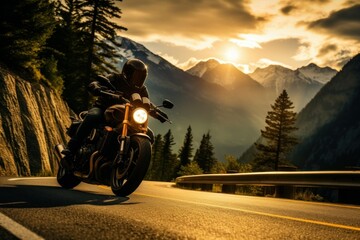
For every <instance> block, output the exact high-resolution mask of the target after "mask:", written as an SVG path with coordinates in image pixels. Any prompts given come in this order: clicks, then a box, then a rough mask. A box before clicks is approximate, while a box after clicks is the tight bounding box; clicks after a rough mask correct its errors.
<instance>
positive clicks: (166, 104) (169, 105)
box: [162, 99, 174, 109]
mask: <svg viewBox="0 0 360 240" xmlns="http://www.w3.org/2000/svg"><path fill="white" fill-rule="evenodd" d="M162 106H163V107H164V108H168V109H172V108H173V107H174V104H173V103H172V102H170V101H169V100H167V99H165V100H164V101H163V103H162Z"/></svg>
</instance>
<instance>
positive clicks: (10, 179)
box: [8, 177, 55, 181]
mask: <svg viewBox="0 0 360 240" xmlns="http://www.w3.org/2000/svg"><path fill="white" fill-rule="evenodd" d="M44 179H55V177H21V178H9V179H8V181H24V180H44Z"/></svg>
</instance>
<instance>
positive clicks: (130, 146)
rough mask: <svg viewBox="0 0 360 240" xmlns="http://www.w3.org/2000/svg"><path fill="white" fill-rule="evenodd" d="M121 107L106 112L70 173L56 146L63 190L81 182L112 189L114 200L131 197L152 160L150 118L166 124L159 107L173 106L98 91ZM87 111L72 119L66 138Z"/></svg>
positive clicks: (114, 106) (59, 175)
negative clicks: (116, 101) (113, 99)
mask: <svg viewBox="0 0 360 240" xmlns="http://www.w3.org/2000/svg"><path fill="white" fill-rule="evenodd" d="M101 93H102V94H106V95H108V96H110V97H112V98H115V99H119V100H121V101H122V102H125V103H124V104H116V105H113V106H110V107H109V108H107V109H106V110H105V113H104V115H105V123H104V124H102V125H101V126H99V127H98V128H95V129H92V131H91V133H90V135H89V136H88V137H87V139H86V140H85V141H84V142H83V143H82V145H81V147H80V149H79V150H78V151H77V153H76V155H75V163H74V164H75V166H74V168H73V169H71V170H69V169H67V168H65V167H63V166H61V164H60V160H61V159H62V158H63V157H64V155H63V154H62V153H61V152H62V150H63V149H64V146H63V145H62V144H58V145H56V146H55V150H56V151H55V152H56V155H57V159H58V163H59V169H58V172H57V181H58V183H59V184H60V186H62V187H63V188H66V189H72V188H74V187H76V186H77V185H78V184H80V183H81V182H86V183H90V184H102V185H107V186H110V187H111V190H112V192H113V193H114V194H115V195H117V196H123V197H125V196H128V195H130V194H131V193H133V192H134V191H135V190H136V189H137V187H138V186H139V185H140V184H141V182H142V180H143V179H144V177H145V175H146V172H147V170H148V168H149V165H150V160H151V143H152V141H153V139H152V138H153V136H148V134H147V132H148V122H149V115H150V116H152V117H154V118H156V119H158V120H160V121H161V122H169V123H171V121H170V120H169V118H168V116H167V115H166V113H164V112H163V111H161V110H160V107H164V108H168V109H171V108H172V107H173V106H174V105H173V103H172V102H170V101H169V100H164V101H163V103H162V105H161V106H155V105H154V104H152V103H151V102H150V100H149V99H148V98H146V97H141V96H140V95H139V94H138V93H134V94H132V95H131V99H125V98H124V97H122V95H121V94H116V93H113V92H107V91H101ZM86 113H87V112H86V111H85V112H82V113H80V114H79V116H76V117H75V118H72V123H71V125H70V127H69V128H68V129H67V135H68V136H70V137H72V136H74V134H75V133H76V130H77V129H78V127H79V125H80V124H81V122H82V121H83V119H84V117H85V115H86Z"/></svg>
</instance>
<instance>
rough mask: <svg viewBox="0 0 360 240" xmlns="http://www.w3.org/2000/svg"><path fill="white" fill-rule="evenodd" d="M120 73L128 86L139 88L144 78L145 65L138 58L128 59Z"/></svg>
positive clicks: (145, 72) (145, 73)
mask: <svg viewBox="0 0 360 240" xmlns="http://www.w3.org/2000/svg"><path fill="white" fill-rule="evenodd" d="M122 75H123V76H124V78H125V81H127V83H128V84H129V85H130V86H132V87H135V88H141V87H142V86H143V85H144V82H145V80H146V76H147V67H146V65H145V63H143V62H142V61H140V60H138V59H130V60H128V61H127V62H126V63H125V64H124V67H123V69H122Z"/></svg>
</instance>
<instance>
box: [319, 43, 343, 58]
mask: <svg viewBox="0 0 360 240" xmlns="http://www.w3.org/2000/svg"><path fill="white" fill-rule="evenodd" d="M337 49H338V47H337V45H335V44H326V45H325V46H323V47H322V48H320V50H319V52H318V55H317V57H323V56H325V55H327V54H328V53H330V52H334V51H336V50H337Z"/></svg>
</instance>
